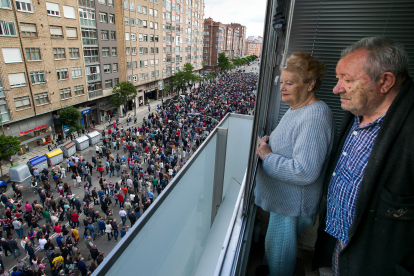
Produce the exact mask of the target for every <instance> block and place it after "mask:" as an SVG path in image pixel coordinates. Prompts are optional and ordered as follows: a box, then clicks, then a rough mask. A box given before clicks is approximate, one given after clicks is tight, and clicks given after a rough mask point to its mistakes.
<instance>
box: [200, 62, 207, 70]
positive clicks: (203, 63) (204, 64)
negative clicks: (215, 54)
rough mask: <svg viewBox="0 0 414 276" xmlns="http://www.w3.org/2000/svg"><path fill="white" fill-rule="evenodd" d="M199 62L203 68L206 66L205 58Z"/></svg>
mask: <svg viewBox="0 0 414 276" xmlns="http://www.w3.org/2000/svg"><path fill="white" fill-rule="evenodd" d="M201 64H202V65H203V69H204V67H205V66H206V61H205V60H203V61H202V62H201Z"/></svg>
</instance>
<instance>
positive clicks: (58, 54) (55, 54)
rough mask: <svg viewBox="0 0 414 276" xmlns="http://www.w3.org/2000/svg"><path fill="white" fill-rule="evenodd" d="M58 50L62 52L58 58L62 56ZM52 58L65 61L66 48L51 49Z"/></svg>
mask: <svg viewBox="0 0 414 276" xmlns="http://www.w3.org/2000/svg"><path fill="white" fill-rule="evenodd" d="M55 49H56V53H55ZM59 50H63V57H59V56H60V55H62V53H59ZM56 56H57V58H56ZM53 57H54V59H55V60H65V59H66V48H60V47H55V48H53Z"/></svg>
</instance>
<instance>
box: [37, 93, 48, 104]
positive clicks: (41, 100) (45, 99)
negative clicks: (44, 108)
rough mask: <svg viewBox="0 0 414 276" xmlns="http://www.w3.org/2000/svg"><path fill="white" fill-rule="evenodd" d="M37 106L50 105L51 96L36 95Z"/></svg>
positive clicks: (44, 94)
mask: <svg viewBox="0 0 414 276" xmlns="http://www.w3.org/2000/svg"><path fill="white" fill-rule="evenodd" d="M34 100H35V105H41V104H47V103H49V96H48V95H47V92H42V93H36V94H34Z"/></svg>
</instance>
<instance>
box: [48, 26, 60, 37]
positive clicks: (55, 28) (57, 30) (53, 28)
mask: <svg viewBox="0 0 414 276" xmlns="http://www.w3.org/2000/svg"><path fill="white" fill-rule="evenodd" d="M50 34H51V35H63V33H62V27H58V26H50Z"/></svg>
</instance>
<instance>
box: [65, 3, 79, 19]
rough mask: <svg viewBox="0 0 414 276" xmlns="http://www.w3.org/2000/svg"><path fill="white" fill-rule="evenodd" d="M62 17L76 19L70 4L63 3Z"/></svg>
mask: <svg viewBox="0 0 414 276" xmlns="http://www.w3.org/2000/svg"><path fill="white" fill-rule="evenodd" d="M63 17H65V18H69V19H76V13H75V8H74V7H72V6H65V5H63Z"/></svg>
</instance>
